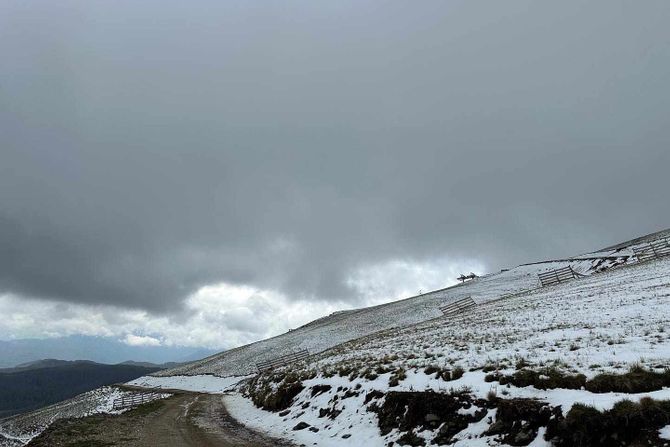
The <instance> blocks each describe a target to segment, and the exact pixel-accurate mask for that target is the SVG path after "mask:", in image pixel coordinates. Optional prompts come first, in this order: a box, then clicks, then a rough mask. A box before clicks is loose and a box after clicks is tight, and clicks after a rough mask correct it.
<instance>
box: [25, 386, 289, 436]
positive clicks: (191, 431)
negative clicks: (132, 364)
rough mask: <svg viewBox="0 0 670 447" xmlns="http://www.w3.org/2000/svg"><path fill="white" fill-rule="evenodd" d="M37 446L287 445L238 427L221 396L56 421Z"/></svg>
mask: <svg viewBox="0 0 670 447" xmlns="http://www.w3.org/2000/svg"><path fill="white" fill-rule="evenodd" d="M28 445H29V446H31V447H42V446H53V447H56V446H62V447H68V446H81V445H90V446H101V447H102V446H128V447H155V446H186V447H188V446H192V447H289V446H292V444H291V443H289V442H286V441H281V440H278V439H273V438H269V437H267V436H264V435H262V434H260V433H257V432H254V431H252V430H250V429H248V428H246V427H244V426H242V425H240V424H238V423H237V422H236V421H235V420H234V419H233V418H232V417H231V416H230V415H229V414H228V412H227V411H226V408H225V406H224V404H223V399H222V398H221V396H220V395H211V394H190V393H184V394H178V395H175V396H173V397H171V398H169V399H165V400H163V401H161V402H160V403H159V402H155V403H151V404H147V405H144V406H142V407H139V408H138V409H136V410H133V411H129V412H127V413H123V414H121V415H118V416H110V415H95V416H90V417H86V418H82V419H67V420H63V421H58V422H56V423H55V424H54V425H52V427H50V428H49V429H48V430H47V431H45V432H44V433H43V434H42V435H40V436H38V437H37V438H35V439H34V440H33V441H32V442H31V443H30V444H28Z"/></svg>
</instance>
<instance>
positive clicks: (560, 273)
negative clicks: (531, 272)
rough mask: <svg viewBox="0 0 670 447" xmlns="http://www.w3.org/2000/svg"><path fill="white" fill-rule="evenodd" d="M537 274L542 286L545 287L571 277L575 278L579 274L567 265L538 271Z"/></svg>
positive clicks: (568, 279)
mask: <svg viewBox="0 0 670 447" xmlns="http://www.w3.org/2000/svg"><path fill="white" fill-rule="evenodd" d="M537 276H538V277H539V278H540V283H541V284H542V287H546V286H551V285H554V284H559V283H562V282H565V281H570V280H571V279H575V278H577V277H578V276H579V275H578V274H577V272H575V271H574V270H572V267H570V266H568V267H563V268H560V269H556V270H551V271H548V272H545V273H539V274H538V275H537Z"/></svg>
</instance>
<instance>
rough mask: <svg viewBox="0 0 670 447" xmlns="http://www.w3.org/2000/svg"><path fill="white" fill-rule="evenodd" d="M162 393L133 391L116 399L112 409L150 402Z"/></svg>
mask: <svg viewBox="0 0 670 447" xmlns="http://www.w3.org/2000/svg"><path fill="white" fill-rule="evenodd" d="M162 396H163V394H162V393H158V392H155V391H151V392H148V393H131V394H127V395H124V396H122V397H120V398H118V399H114V403H113V404H112V410H123V409H125V408H133V407H137V406H139V405H142V404H146V403H148V402H151V401H154V400H157V399H160V398H161V397H162Z"/></svg>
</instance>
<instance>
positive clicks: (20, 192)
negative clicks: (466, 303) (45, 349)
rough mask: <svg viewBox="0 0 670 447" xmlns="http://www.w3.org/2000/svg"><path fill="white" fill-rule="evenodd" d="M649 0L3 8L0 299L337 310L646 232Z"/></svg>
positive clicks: (661, 169)
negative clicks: (425, 275)
mask: <svg viewBox="0 0 670 447" xmlns="http://www.w3.org/2000/svg"><path fill="white" fill-rule="evenodd" d="M668 13H670V4H668V3H667V2H654V1H649V2H610V1H607V2H605V1H602V2H589V3H588V4H587V3H584V2H554V3H551V4H548V3H546V2H541V3H538V2H531V1H528V2H488V3H486V4H484V3H479V2H474V3H473V2H442V1H439V2H421V3H420V4H417V3H414V2H376V1H373V2H353V1H352V2H346V1H345V2H307V1H305V2H283V1H282V2H262V3H257V2H213V1H211V2H210V1H203V2H195V3H194V2H181V3H176V2H163V1H160V2H159V1H145V2H140V3H137V2H130V1H121V2H95V1H93V2H89V1H64V2H57V3H54V2H47V1H42V2H40V1H37V2H5V3H4V4H3V5H2V6H0V55H1V57H2V65H1V66H0V135H1V139H2V141H1V142H0V293H2V292H10V293H14V294H18V295H21V296H30V297H39V298H46V299H59V300H65V301H72V302H91V303H112V304H118V305H120V306H130V307H141V308H146V309H149V310H152V311H165V310H170V309H175V308H176V306H178V304H179V303H180V301H181V300H182V299H183V298H184V297H185V296H186V295H188V294H189V293H191V292H192V291H194V289H196V288H197V287H199V286H201V285H204V284H208V283H213V282H217V281H225V282H230V283H239V284H253V285H256V286H258V287H267V288H272V289H277V290H280V291H282V292H284V293H286V294H287V296H289V297H290V298H291V299H294V298H308V299H326V300H355V299H356V297H355V296H353V295H352V292H351V290H349V289H348V288H347V287H346V284H345V280H346V278H347V277H348V275H350V274H351V273H352V272H354V271H356V269H358V268H360V267H361V266H364V265H369V264H374V263H377V262H384V261H385V260H389V259H407V260H416V261H430V260H431V259H435V258H437V257H445V256H446V257H453V258H454V259H458V258H469V259H478V260H481V261H483V262H485V263H486V264H487V265H488V266H490V267H491V268H495V267H500V266H502V265H505V264H508V265H509V264H514V263H519V262H524V261H530V260H536V259H541V258H545V257H551V256H560V255H566V254H573V253H575V252H579V251H583V250H585V249H588V248H598V247H599V246H604V245H606V244H608V243H611V242H616V241H618V240H621V239H625V238H629V237H634V236H636V235H638V234H640V233H644V232H651V231H654V230H657V229H661V228H664V227H668V226H670V225H668V223H669V222H670V208H669V207H668V206H667V204H668V202H667V193H668V186H669V182H668V174H667V169H668V166H669V164H670V163H669V162H670V155H669V154H670V149H669V143H670V127H669V126H668V117H669V116H670V113H669V112H670V110H669V108H670V107H669V106H670V89H668V86H667V82H668V79H670V31H668V27H667V17H668Z"/></svg>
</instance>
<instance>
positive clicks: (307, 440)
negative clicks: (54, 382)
mask: <svg viewBox="0 0 670 447" xmlns="http://www.w3.org/2000/svg"><path fill="white" fill-rule="evenodd" d="M522 360H523V362H525V363H526V364H527V365H528V366H527V367H528V368H531V369H532V368H542V367H545V366H553V367H557V368H560V369H562V370H564V371H566V372H567V373H570V374H577V373H582V374H584V375H585V376H586V377H587V378H592V377H594V376H595V375H596V374H599V373H615V374H621V373H625V372H626V371H628V370H629V368H630V367H631V366H632V365H639V366H641V367H643V368H646V369H648V370H651V371H660V372H662V371H664V368H668V367H670V259H664V260H659V261H653V262H649V263H644V264H637V265H631V266H628V267H624V268H618V269H613V270H610V271H609V272H606V273H600V274H594V275H591V276H589V277H586V278H582V279H579V280H574V281H572V282H569V283H565V284H561V285H558V286H552V287H548V288H543V289H539V290H536V291H533V292H530V293H527V294H523V295H520V296H515V297H511V298H508V299H503V300H498V301H491V302H489V303H485V304H482V305H480V306H478V307H476V308H475V309H473V310H470V311H468V312H466V313H464V314H463V315H461V316H458V317H455V318H449V319H448V318H437V319H434V320H431V321H427V322H423V323H420V324H417V325H414V326H411V327H405V328H396V329H390V330H386V331H383V332H380V333H377V334H373V335H371V336H369V337H365V338H362V339H359V340H354V341H351V342H349V343H345V344H344V345H340V346H337V347H335V348H332V349H330V350H327V351H325V352H323V353H321V354H319V355H317V356H316V357H315V358H314V359H313V360H312V362H311V363H310V364H309V365H303V366H302V367H300V366H298V365H293V366H292V367H290V368H285V370H286V371H289V370H290V373H291V374H292V375H293V376H296V375H297V376H299V377H306V378H307V379H306V380H303V381H302V385H303V386H304V390H303V391H302V392H300V393H299V394H298V395H297V396H296V397H295V398H294V399H293V403H292V405H291V406H290V407H289V408H288V409H287V411H286V412H283V413H275V412H269V411H263V410H260V409H258V408H256V407H254V405H253V404H252V403H251V402H250V401H249V400H248V399H245V398H243V397H242V396H240V395H233V396H230V397H227V398H226V399H227V400H226V402H227V405H228V409H229V411H230V412H231V414H232V415H233V416H234V417H236V418H238V419H239V420H240V421H242V422H243V423H246V424H248V425H250V426H252V427H256V428H258V429H262V430H266V431H268V432H270V433H272V434H274V435H275V436H283V437H286V438H290V439H293V440H295V441H296V442H299V443H303V444H306V445H312V444H313V443H316V445H323V446H331V445H332V446H357V445H370V446H379V447H381V446H386V445H388V443H389V442H392V441H395V442H397V441H398V438H399V436H400V432H399V431H396V430H394V431H391V432H390V433H387V434H385V435H381V433H380V431H379V429H378V426H377V424H378V418H377V414H376V413H374V412H373V411H368V410H367V408H366V405H367V402H365V401H364V399H365V398H366V396H368V394H369V393H370V392H372V391H379V392H381V393H387V392H389V391H426V390H432V391H435V392H439V393H443V394H444V393H449V392H450V390H461V389H462V390H467V393H468V394H470V395H471V396H472V397H473V398H478V399H486V398H487V396H489V395H490V393H493V394H497V395H504V398H506V399H511V398H535V399H540V400H541V401H542V402H545V403H547V404H548V405H550V406H551V407H557V406H561V407H562V408H563V409H564V410H565V411H567V410H568V409H570V408H571V407H572V405H573V404H575V403H583V404H588V405H592V406H594V407H595V408H596V409H599V410H607V409H610V408H612V406H613V405H614V404H615V403H616V402H619V401H621V400H622V399H630V400H632V401H634V402H637V401H639V400H640V399H641V398H643V397H652V398H654V399H670V388H661V389H658V390H655V391H650V392H644V393H632V394H626V393H623V392H603V393H594V392H590V391H586V390H584V389H561V388H558V389H548V390H541V389H537V388H535V387H533V386H527V387H515V386H513V385H507V386H501V385H500V384H498V383H497V381H495V380H493V381H489V382H487V381H486V380H485V378H486V376H487V373H486V372H484V371H483V370H482V368H484V367H489V369H491V368H493V369H495V370H496V373H499V374H503V375H504V374H513V373H514V372H515V371H516V370H518V369H519V366H518V364H519V362H520V361H522ZM429 367H432V368H433V370H430V371H431V372H430V373H426V371H427V370H426V368H429ZM380 368H381V369H380ZM457 368H462V371H463V375H462V377H459V378H457V379H455V380H445V379H444V378H442V377H436V375H435V373H434V372H433V371H434V370H435V369H436V370H437V371H443V370H449V371H454V370H455V369H457ZM341 371H345V373H344V375H342V373H341ZM384 371H388V372H384ZM397 371H403V376H401V378H400V380H398V384H397V385H395V386H393V385H392V384H391V382H390V379H391V378H392V377H393V376H394V375H396V376H397ZM371 372H372V373H373V374H371ZM275 374H280V375H281V374H282V373H281V371H276V372H275ZM267 376H268V380H269V381H265V382H264V381H263V379H262V378H261V380H260V381H259V382H258V384H263V383H265V385H267V384H270V385H272V383H273V382H274V381H275V380H276V379H273V378H271V374H267ZM403 377H404V378H403ZM255 386H257V387H258V388H257V390H258V389H260V390H262V386H261V385H255ZM314 387H328V389H327V391H325V392H322V393H316V395H315V392H314V390H315V388H314ZM464 387H465V388H464ZM379 402H383V398H382V399H381V400H380V401H379ZM478 409H479V408H477V407H474V406H473V407H471V411H474V410H478ZM326 410H328V411H330V412H331V413H334V414H337V417H336V418H332V419H331V418H330V417H323V416H322V415H323V412H324V411H326ZM462 411H468V410H462ZM495 419H496V413H495V409H493V410H490V413H489V414H488V415H487V417H485V418H483V419H482V420H480V421H477V422H473V423H471V424H470V425H468V426H467V427H466V428H465V429H464V430H462V432H460V433H458V434H457V435H456V436H455V437H454V440H455V444H454V445H459V446H478V445H482V446H484V445H502V444H503V443H502V442H501V441H500V438H499V437H497V436H493V435H491V436H488V435H485V434H484V433H485V432H486V430H488V429H489V428H491V427H492V426H493V424H494V421H495ZM300 422H304V423H306V424H309V427H310V430H294V429H293V428H294V427H295V426H296V425H297V424H298V423H300ZM437 433H438V429H437V428H435V429H434V430H432V431H431V430H421V431H417V432H416V433H414V434H415V435H416V436H418V437H419V438H422V439H424V440H425V442H426V443H427V444H429V443H430V441H431V440H432V439H433V438H434V437H435V436H436V435H437ZM544 433H545V431H544V427H541V428H540V430H539V431H538V432H537V433H536V434H535V436H536V438H535V440H534V441H533V443H532V444H531V445H536V446H537V445H547V446H548V445H550V444H549V443H548V442H547V441H545V440H544V439H542V436H543V434H544ZM343 436H344V437H343ZM518 445H526V444H518Z"/></svg>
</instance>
